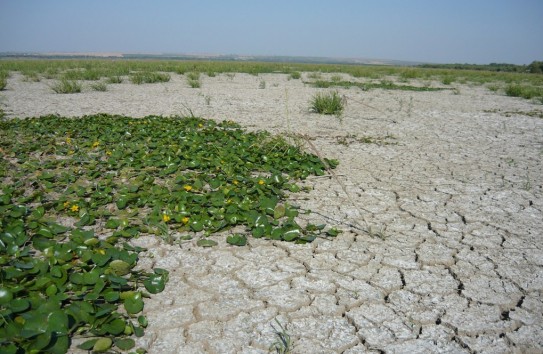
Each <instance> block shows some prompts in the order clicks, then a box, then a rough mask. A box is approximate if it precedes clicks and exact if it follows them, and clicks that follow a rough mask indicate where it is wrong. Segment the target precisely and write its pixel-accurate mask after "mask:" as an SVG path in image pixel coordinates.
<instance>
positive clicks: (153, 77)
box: [130, 72, 170, 85]
mask: <svg viewBox="0 0 543 354" xmlns="http://www.w3.org/2000/svg"><path fill="white" fill-rule="evenodd" d="M130 81H132V83H133V84H136V85H141V84H154V83H157V82H168V81H170V75H168V74H163V73H156V72H137V73H135V74H132V76H130Z"/></svg>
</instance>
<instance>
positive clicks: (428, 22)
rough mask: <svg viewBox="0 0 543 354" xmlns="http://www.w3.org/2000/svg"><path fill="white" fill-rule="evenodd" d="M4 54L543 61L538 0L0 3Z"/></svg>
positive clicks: (542, 8) (542, 12) (542, 4)
mask: <svg viewBox="0 0 543 354" xmlns="http://www.w3.org/2000/svg"><path fill="white" fill-rule="evenodd" d="M0 28H1V31H0V52H6V51H32V52H130V53H135V52H137V53H190V54H201V53H213V54H241V55H289V56H325V57H359V58H378V59H397V60H410V61H424V62H438V63H453V62H454V63H457V62H460V63H483V64H484V63H491V62H500V63H501V62H507V63H515V64H529V63H530V62H532V61H533V60H543V36H542V34H543V0H371V1H370V0H327V1H324V0H266V1H264V0H260V1H259V0H177V1H175V0H154V1H153V0H147V1H146V0H0Z"/></svg>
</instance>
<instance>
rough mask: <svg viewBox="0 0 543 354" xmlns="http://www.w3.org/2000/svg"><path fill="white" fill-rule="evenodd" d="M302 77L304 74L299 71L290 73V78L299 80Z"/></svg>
mask: <svg viewBox="0 0 543 354" xmlns="http://www.w3.org/2000/svg"><path fill="white" fill-rule="evenodd" d="M301 77H302V74H300V72H299V71H293V72H291V73H290V78H291V79H294V80H298V79H299V78H301Z"/></svg>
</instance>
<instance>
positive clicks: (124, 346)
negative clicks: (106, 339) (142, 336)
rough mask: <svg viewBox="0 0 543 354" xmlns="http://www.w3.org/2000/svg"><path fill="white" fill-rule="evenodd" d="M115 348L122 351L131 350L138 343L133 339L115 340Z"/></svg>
mask: <svg viewBox="0 0 543 354" xmlns="http://www.w3.org/2000/svg"><path fill="white" fill-rule="evenodd" d="M114 342H115V346H117V348H119V349H121V350H130V349H132V348H134V347H135V346H136V342H135V341H134V340H133V339H132V338H118V339H115V341H114Z"/></svg>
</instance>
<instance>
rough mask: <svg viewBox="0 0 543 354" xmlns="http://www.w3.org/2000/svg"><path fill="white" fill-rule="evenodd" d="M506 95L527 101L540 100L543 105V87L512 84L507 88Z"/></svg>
mask: <svg viewBox="0 0 543 354" xmlns="http://www.w3.org/2000/svg"><path fill="white" fill-rule="evenodd" d="M505 94H506V95H507V96H511V97H522V98H525V99H532V98H538V99H539V100H540V101H541V103H543V87H534V86H531V85H520V84H511V85H509V86H507V87H506V88H505Z"/></svg>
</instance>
